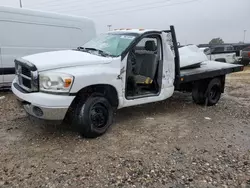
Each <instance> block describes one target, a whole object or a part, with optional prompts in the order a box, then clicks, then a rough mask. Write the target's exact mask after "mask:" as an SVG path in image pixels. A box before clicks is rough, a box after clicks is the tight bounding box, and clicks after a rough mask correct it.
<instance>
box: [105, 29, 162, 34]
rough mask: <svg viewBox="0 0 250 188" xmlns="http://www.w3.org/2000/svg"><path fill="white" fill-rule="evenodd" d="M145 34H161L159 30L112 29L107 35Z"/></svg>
mask: <svg viewBox="0 0 250 188" xmlns="http://www.w3.org/2000/svg"><path fill="white" fill-rule="evenodd" d="M147 32H161V30H156V29H114V30H113V31H109V32H108V33H124V34H126V33H128V34H129V33H136V34H143V33H147Z"/></svg>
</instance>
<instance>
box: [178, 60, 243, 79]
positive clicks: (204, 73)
mask: <svg viewBox="0 0 250 188" xmlns="http://www.w3.org/2000/svg"><path fill="white" fill-rule="evenodd" d="M243 68H244V66H243V65H239V64H229V63H222V62H217V61H206V62H203V63H201V65H200V67H197V68H190V69H182V70H180V81H179V83H188V82H192V81H197V80H202V79H206V78H213V77H217V76H222V75H226V74H229V73H232V72H238V71H242V70H243Z"/></svg>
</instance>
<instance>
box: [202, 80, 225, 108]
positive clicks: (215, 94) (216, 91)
mask: <svg viewBox="0 0 250 188" xmlns="http://www.w3.org/2000/svg"><path fill="white" fill-rule="evenodd" d="M221 87H222V84H221V80H220V79H219V78H214V79H212V80H211V81H210V82H209V84H208V87H207V91H206V98H207V105H208V106H213V105H215V104H217V103H218V101H219V100H220V97H221V91H222V88H221Z"/></svg>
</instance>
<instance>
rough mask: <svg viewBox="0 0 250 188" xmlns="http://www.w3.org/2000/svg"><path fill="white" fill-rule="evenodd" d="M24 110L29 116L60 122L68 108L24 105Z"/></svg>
mask: <svg viewBox="0 0 250 188" xmlns="http://www.w3.org/2000/svg"><path fill="white" fill-rule="evenodd" d="M23 108H24V110H25V111H26V112H27V113H28V114H29V115H31V116H34V117H36V118H39V119H44V120H53V121H54V120H55V121H59V120H60V121H62V120H63V119H64V117H65V115H66V113H67V111H68V108H48V107H41V106H34V105H32V104H24V105H23Z"/></svg>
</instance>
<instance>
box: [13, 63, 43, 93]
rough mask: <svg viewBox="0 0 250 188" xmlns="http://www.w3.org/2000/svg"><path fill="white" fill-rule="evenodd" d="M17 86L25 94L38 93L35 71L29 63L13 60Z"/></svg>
mask: <svg viewBox="0 0 250 188" xmlns="http://www.w3.org/2000/svg"><path fill="white" fill-rule="evenodd" d="M15 68H16V76H17V79H16V80H17V83H18V85H19V86H20V87H21V88H22V89H24V90H25V91H27V92H34V91H38V75H37V69H36V67H35V66H34V65H32V64H30V63H29V62H25V61H20V60H15Z"/></svg>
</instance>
